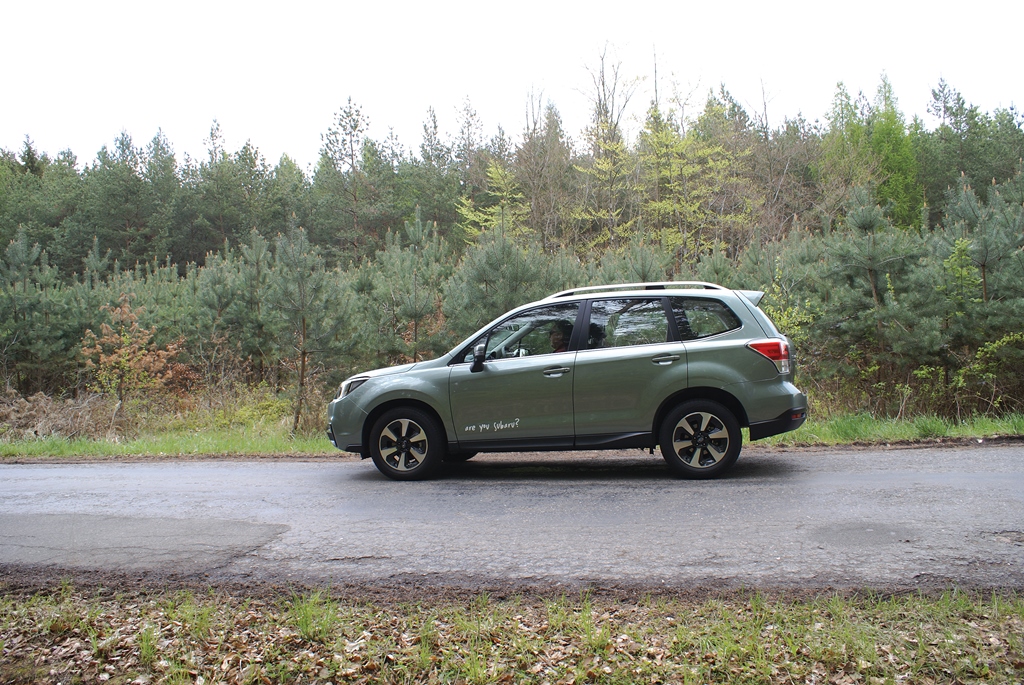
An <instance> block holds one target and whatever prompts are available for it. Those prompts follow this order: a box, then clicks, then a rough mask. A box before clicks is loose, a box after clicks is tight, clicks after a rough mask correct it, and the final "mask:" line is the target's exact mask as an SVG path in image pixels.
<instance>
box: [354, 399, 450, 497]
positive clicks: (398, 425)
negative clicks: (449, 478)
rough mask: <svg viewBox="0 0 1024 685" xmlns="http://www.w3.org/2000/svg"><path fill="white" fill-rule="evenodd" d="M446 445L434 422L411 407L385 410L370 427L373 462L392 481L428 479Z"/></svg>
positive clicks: (428, 415) (442, 456)
mask: <svg viewBox="0 0 1024 685" xmlns="http://www.w3.org/2000/svg"><path fill="white" fill-rule="evenodd" d="M446 447H447V445H446V442H445V436H444V431H442V430H441V428H440V426H438V424H437V421H436V420H434V418H433V417H432V416H431V415H430V414H428V413H426V412H425V411H422V410H420V409H416V408H414V407H397V408H395V409H390V410H388V411H387V412H385V413H384V414H383V415H382V416H381V417H380V418H379V419H377V421H376V422H375V423H374V424H373V428H372V429H371V430H370V456H371V457H372V458H373V463H374V465H375V466H376V467H377V470H379V471H380V472H381V473H383V474H384V475H385V476H387V477H388V478H392V479H394V480H423V479H425V478H429V477H430V476H432V475H433V474H434V472H435V471H436V470H437V468H438V467H439V466H440V465H441V462H442V461H444V458H445V451H446Z"/></svg>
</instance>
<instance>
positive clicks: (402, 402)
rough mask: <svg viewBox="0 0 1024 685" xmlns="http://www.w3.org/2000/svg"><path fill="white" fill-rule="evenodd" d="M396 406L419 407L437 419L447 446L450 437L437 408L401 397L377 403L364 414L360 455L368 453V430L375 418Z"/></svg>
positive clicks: (371, 427) (364, 455)
mask: <svg viewBox="0 0 1024 685" xmlns="http://www.w3.org/2000/svg"><path fill="white" fill-rule="evenodd" d="M396 407H414V408H416V409H419V410H420V411H423V412H426V413H427V414H429V415H430V417H431V418H433V419H434V420H435V421H437V425H438V426H439V427H440V428H441V432H443V433H444V435H445V442H446V447H447V443H448V442H449V441H450V438H449V436H448V428H447V427H446V426H445V424H444V420H443V419H442V418H441V415H440V414H438V413H437V410H436V409H434V408H433V407H432V406H430V405H429V404H427V403H426V402H424V401H422V400H416V399H412V398H408V397H402V398H397V399H393V400H389V401H387V402H382V403H381V404H378V405H377V406H376V407H374V408H373V409H372V410H370V412H369V413H368V414H367V415H366V419H365V420H364V421H363V430H362V444H363V452H362V455H361V456H363V457H364V458H365V457H368V456H369V454H370V431H371V430H372V429H373V424H375V423H377V419H379V418H380V417H381V416H382V415H383V414H384V412H386V411H389V410H391V409H395V408H396Z"/></svg>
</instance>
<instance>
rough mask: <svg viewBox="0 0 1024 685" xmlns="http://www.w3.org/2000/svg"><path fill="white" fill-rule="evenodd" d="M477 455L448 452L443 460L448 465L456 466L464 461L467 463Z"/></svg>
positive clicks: (474, 453)
mask: <svg viewBox="0 0 1024 685" xmlns="http://www.w3.org/2000/svg"><path fill="white" fill-rule="evenodd" d="M476 455H477V453H476V452H449V453H448V454H447V455H445V458H444V460H445V461H446V462H448V463H449V464H457V463H460V462H464V461H469V460H470V459H472V458H473V457H475V456H476Z"/></svg>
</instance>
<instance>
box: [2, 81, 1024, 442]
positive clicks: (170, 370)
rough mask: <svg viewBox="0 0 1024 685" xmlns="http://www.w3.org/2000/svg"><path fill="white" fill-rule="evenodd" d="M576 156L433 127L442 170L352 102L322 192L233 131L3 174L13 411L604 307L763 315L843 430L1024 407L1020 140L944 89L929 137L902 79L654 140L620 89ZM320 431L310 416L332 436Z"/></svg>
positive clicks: (276, 383) (291, 378) (656, 127)
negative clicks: (630, 117)
mask: <svg viewBox="0 0 1024 685" xmlns="http://www.w3.org/2000/svg"><path fill="white" fill-rule="evenodd" d="M594 86H595V87H594V93H593V101H592V105H593V114H592V121H591V124H590V125H589V127H588V128H587V129H586V130H585V131H584V132H582V134H581V135H580V136H579V137H578V138H573V137H571V136H570V135H569V134H568V133H567V132H566V131H565V130H564V129H563V126H562V122H561V120H560V117H559V114H558V110H557V109H556V107H555V106H554V105H553V104H547V105H546V106H543V107H542V106H541V105H540V104H539V103H531V106H530V107H529V114H528V117H527V122H526V125H525V127H524V129H523V131H522V132H521V133H520V134H519V135H518V136H514V137H513V136H509V135H508V134H506V133H505V132H504V131H502V130H501V129H498V132H497V134H495V135H494V136H492V137H490V138H486V137H485V136H484V135H483V133H482V126H481V125H480V123H479V120H478V118H477V116H476V114H475V113H474V112H473V110H472V109H471V107H470V106H469V105H468V104H467V105H466V106H465V107H464V109H463V112H462V117H461V122H460V125H461V128H460V130H459V132H458V133H457V134H456V135H455V136H454V137H447V136H444V135H442V134H441V133H440V131H439V128H438V124H437V120H436V117H435V116H434V115H433V112H432V111H431V112H428V116H427V121H426V123H425V124H424V127H423V140H422V143H421V144H420V146H419V149H418V150H417V151H411V150H406V149H405V148H404V147H403V146H402V144H401V143H400V141H398V140H396V139H395V138H394V137H393V136H392V137H389V138H387V139H385V140H373V139H371V138H370V137H368V135H367V128H368V123H369V122H368V120H367V118H366V116H365V115H364V114H363V112H362V110H361V108H360V107H359V106H358V105H356V104H354V103H353V102H352V101H351V100H349V102H348V103H347V104H346V105H345V106H344V107H343V108H341V110H340V111H339V112H338V114H337V116H336V118H335V120H334V122H333V124H332V126H331V127H330V128H329V129H328V131H327V132H326V133H325V134H324V135H323V146H322V149H321V154H320V158H319V161H318V163H317V164H316V166H315V167H314V168H313V169H312V170H311V171H310V172H309V173H307V172H306V171H304V170H303V169H301V168H300V167H299V166H298V165H297V164H296V163H295V162H294V161H292V160H291V159H290V158H288V157H287V156H283V157H282V158H281V159H280V160H279V161H278V162H277V163H276V164H275V165H271V164H269V163H268V162H267V161H266V160H265V159H264V158H263V157H262V156H261V155H260V153H259V151H258V149H257V148H256V147H255V146H254V145H252V144H250V143H246V144H245V145H244V146H242V148H241V149H239V150H237V151H233V152H232V151H228V150H226V149H225V148H224V145H223V141H222V137H221V133H220V130H219V128H218V127H217V125H216V124H215V125H214V127H213V128H212V130H211V134H210V138H209V141H208V148H209V149H208V154H207V156H206V157H205V158H204V159H201V160H193V159H191V158H188V157H186V158H185V159H184V160H178V159H177V158H176V156H175V154H174V152H173V148H172V146H171V143H170V141H168V140H166V139H165V137H164V136H163V135H162V134H160V133H158V134H157V135H156V136H155V137H154V138H153V139H152V140H151V141H150V142H149V143H148V144H146V145H144V146H141V147H140V146H136V144H135V143H134V142H133V140H132V139H131V137H130V136H129V135H128V134H127V133H122V134H121V135H120V136H119V137H118V138H117V139H116V140H115V142H114V144H113V146H112V147H110V148H107V147H104V148H103V149H102V150H100V151H99V153H98V155H97V157H96V159H95V160H94V161H92V162H91V163H88V164H85V165H80V164H79V162H78V160H77V159H76V158H75V156H74V155H73V154H71V153H70V152H62V153H59V154H57V155H56V156H50V155H49V154H46V153H44V152H41V151H38V150H36V149H35V147H34V146H33V144H32V143H31V141H30V140H29V139H28V138H26V141H25V144H24V146H23V149H22V150H21V151H2V152H0V240H2V245H4V246H5V247H4V251H3V253H2V255H0V257H2V259H0V271H2V273H0V373H2V374H3V380H4V382H5V384H6V387H7V388H8V390H9V391H13V392H16V393H17V394H19V395H21V396H28V395H30V394H32V393H36V392H43V393H47V394H49V395H51V396H71V395H78V394H79V393H82V392H93V393H100V394H105V395H107V396H109V397H110V398H111V401H116V402H117V406H118V407H120V406H122V405H123V404H124V403H125V402H126V401H127V400H128V399H130V397H131V396H132V395H133V394H135V395H136V396H137V395H140V394H144V392H145V391H147V389H153V388H162V389H163V390H164V391H167V390H170V391H172V392H176V393H177V394H178V396H179V397H181V398H185V397H188V396H190V395H193V394H195V393H200V392H201V391H202V389H203V388H204V387H208V386H210V385H212V384H216V383H219V382H224V379H234V380H235V381H238V382H245V383H251V384H259V383H266V384H268V385H269V386H270V387H273V388H275V389H277V390H280V391H284V392H286V393H287V394H288V396H289V397H292V398H293V400H294V407H295V423H296V425H297V424H298V417H299V414H300V413H301V411H302V402H303V398H305V397H306V396H307V394H308V393H307V389H308V387H309V386H310V385H312V386H314V387H320V388H322V387H326V386H330V385H332V384H335V383H336V382H337V381H338V380H340V379H341V378H342V377H344V376H345V375H347V374H349V373H351V372H354V371H357V370H360V369H363V368H367V367H376V366H381V365H386V364H392V363H398V362H401V361H409V360H415V359H422V358H425V357H429V356H433V355H435V354H438V353H440V352H443V351H445V350H447V349H448V348H449V346H451V345H452V344H454V343H455V342H457V341H458V340H459V339H461V338H462V337H464V336H466V335H468V334H470V333H471V332H472V331H473V330H474V329H475V328H476V327H478V326H480V325H482V324H483V323H486V322H487V321H488V320H489V319H490V318H492V317H493V316H496V315H498V314H500V313H501V312H502V311H504V310H506V309H508V308H509V307H512V306H515V305H517V304H521V303H523V302H526V301H529V300H530V299H533V298H537V297H542V296H544V295H546V294H548V293H550V292H552V291H554V290H556V289H559V288H563V287H572V286H578V285H581V284H586V283H597V282H623V281H625V282H632V281H641V280H664V279H676V280H684V279H698V280H706V281H712V282H717V283H721V284H723V285H727V286H732V287H743V288H749V289H758V290H764V291H766V293H767V296H766V299H765V305H764V306H765V307H766V308H767V309H768V310H769V311H770V313H771V315H772V316H773V318H774V319H775V320H776V322H777V323H778V324H779V325H780V328H782V329H783V330H784V331H785V332H786V333H787V334H789V335H790V336H791V337H792V338H794V340H795V341H796V343H797V346H798V363H799V368H800V374H801V385H803V386H805V387H806V388H807V390H808V391H809V394H810V396H811V401H812V403H816V404H817V406H818V407H819V408H820V409H822V410H825V411H833V410H836V411H867V412H871V413H874V414H877V415H906V414H908V413H922V412H936V413H940V414H943V415H947V416H964V415H965V414H975V413H978V412H1004V411H1011V410H1012V411H1019V410H1020V409H1021V404H1022V402H1024V373H1022V372H1021V369H1022V368H1024V333H1022V332H1021V330H1020V321H1021V320H1022V316H1024V177H1022V174H1021V170H1022V167H1021V160H1022V158H1024V117H1022V116H1021V115H1020V113H1018V112H1017V111H1016V110H1014V109H1013V108H1010V109H998V110H996V111H994V112H991V113H986V112H982V111H980V110H979V109H978V108H977V107H974V106H971V105H969V104H967V103H966V101H965V99H964V98H963V96H962V95H961V94H960V93H959V92H957V91H956V89H955V88H953V87H951V86H950V85H949V84H946V83H945V82H940V83H939V85H938V86H937V87H936V88H935V89H934V90H933V92H932V101H931V102H930V103H929V105H928V111H929V112H930V113H931V114H932V115H933V116H934V117H935V119H936V121H938V124H937V125H935V126H934V127H931V128H929V127H928V126H926V125H925V124H924V123H923V121H922V120H920V119H918V118H914V119H912V120H910V121H907V120H906V118H905V116H904V115H903V113H902V112H901V111H900V109H899V107H898V105H897V101H896V97H895V95H894V93H893V92H892V89H891V87H890V85H889V84H888V82H887V81H886V80H885V79H884V78H883V79H882V82H881V85H880V86H879V88H878V91H877V93H876V94H875V96H874V97H873V98H867V97H865V96H863V95H859V96H857V97H852V96H851V95H850V94H849V93H848V92H847V91H846V90H845V89H844V88H843V87H842V86H841V85H840V86H839V88H838V89H837V92H836V95H835V98H834V102H833V106H832V109H831V111H830V113H829V114H828V116H827V117H826V120H825V121H824V122H813V123H811V122H808V121H806V120H804V119H802V118H799V117H797V118H793V119H787V120H785V121H784V122H783V123H782V124H781V125H778V126H770V125H769V123H768V121H767V118H766V117H765V116H763V115H759V114H757V113H751V112H748V111H746V110H745V109H744V108H743V107H741V106H740V105H739V103H737V102H736V100H735V99H734V98H733V97H731V95H730V94H729V93H728V92H727V91H726V90H725V89H724V88H723V89H720V90H718V91H717V92H712V93H710V94H709V95H708V98H707V100H706V102H705V103H704V105H703V107H702V108H701V109H700V111H699V112H698V113H697V114H696V115H695V116H683V114H682V111H683V108H682V107H681V106H680V104H679V103H668V104H665V103H658V102H652V103H651V104H650V106H649V108H648V110H647V112H646V116H645V118H644V120H643V122H642V126H641V127H640V128H639V130H638V131H635V132H632V133H631V132H629V131H627V130H626V126H625V121H624V118H625V111H626V105H627V103H628V101H629V99H630V97H631V96H632V95H633V93H632V91H631V90H630V87H629V86H628V84H623V83H622V82H621V81H619V80H618V78H617V73H616V72H615V71H605V70H603V69H602V71H600V72H598V73H596V74H595V75H594ZM320 410H321V408H320V407H316V408H315V411H320Z"/></svg>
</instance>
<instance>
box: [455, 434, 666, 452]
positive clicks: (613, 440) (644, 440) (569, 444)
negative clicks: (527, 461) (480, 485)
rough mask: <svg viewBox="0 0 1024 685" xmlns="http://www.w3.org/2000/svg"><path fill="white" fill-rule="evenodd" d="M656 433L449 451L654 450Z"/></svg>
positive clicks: (462, 446) (465, 445)
mask: <svg viewBox="0 0 1024 685" xmlns="http://www.w3.org/2000/svg"><path fill="white" fill-rule="evenodd" d="M656 444H657V440H656V439H655V437H654V435H653V434H652V433H648V432H643V433H609V434H605V435H582V436H580V437H577V438H575V439H573V438H572V437H561V438H529V439H526V440H476V441H473V442H460V443H458V445H457V446H453V445H451V444H449V447H448V449H449V450H453V449H457V450H459V451H463V452H569V451H572V450H612V449H620V448H627V447H654V446H655V445H656Z"/></svg>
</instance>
